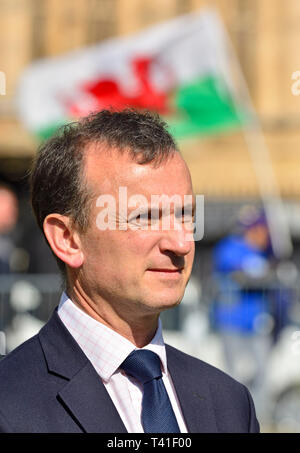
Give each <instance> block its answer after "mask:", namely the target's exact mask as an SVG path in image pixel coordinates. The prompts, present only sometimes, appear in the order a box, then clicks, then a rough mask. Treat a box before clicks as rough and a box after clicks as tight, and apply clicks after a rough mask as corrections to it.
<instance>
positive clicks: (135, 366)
mask: <svg viewBox="0 0 300 453" xmlns="http://www.w3.org/2000/svg"><path fill="white" fill-rule="evenodd" d="M120 368H121V369H123V370H124V371H125V372H126V374H129V375H130V376H133V377H134V378H135V379H137V380H138V381H139V382H140V383H142V384H143V400H142V424H143V428H144V432H145V433H180V430H179V426H178V423H177V420H176V417H175V414H174V412H173V409H172V406H171V403H170V400H169V397H168V394H167V391H166V388H165V386H164V383H163V380H162V373H161V369H160V358H159V357H158V355H157V354H155V353H154V352H152V351H149V350H148V349H139V350H136V351H133V352H132V353H131V354H129V356H128V357H127V358H126V359H125V360H124V362H123V363H122V365H121V366H120Z"/></svg>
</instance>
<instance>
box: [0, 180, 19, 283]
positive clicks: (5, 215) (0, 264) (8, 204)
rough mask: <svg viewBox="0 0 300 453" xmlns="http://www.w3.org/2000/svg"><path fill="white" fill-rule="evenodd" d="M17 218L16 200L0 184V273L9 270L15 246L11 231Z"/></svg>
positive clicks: (14, 196) (8, 188)
mask: <svg viewBox="0 0 300 453" xmlns="http://www.w3.org/2000/svg"><path fill="white" fill-rule="evenodd" d="M17 220H18V200H17V197H16V195H15V194H14V192H13V191H12V190H11V189H10V187H9V186H7V185H4V184H2V183H1V184H0V274H8V273H10V271H11V257H12V254H13V251H14V248H15V244H14V239H13V232H14V229H15V226H16V223H17Z"/></svg>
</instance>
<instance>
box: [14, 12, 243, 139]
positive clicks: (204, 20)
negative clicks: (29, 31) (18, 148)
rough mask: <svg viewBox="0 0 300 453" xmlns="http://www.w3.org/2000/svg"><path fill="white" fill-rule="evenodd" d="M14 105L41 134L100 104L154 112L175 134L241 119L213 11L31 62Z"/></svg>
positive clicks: (232, 124)
mask: <svg viewBox="0 0 300 453" xmlns="http://www.w3.org/2000/svg"><path fill="white" fill-rule="evenodd" d="M18 107H19V113H20V117H21V120H22V122H23V123H24V125H25V126H26V127H27V128H28V129H29V130H30V131H32V132H34V133H35V134H36V135H37V136H39V137H40V138H42V139H43V138H48V137H49V136H51V134H53V132H54V131H55V130H56V129H57V128H58V127H59V126H61V125H62V124H65V123H68V122H70V121H74V120H75V119H77V118H79V117H81V116H84V115H87V114H88V113H90V112H95V111H98V110H101V109H105V108H113V109H123V108H125V107H135V108H140V109H148V110H155V111H157V112H159V113H160V114H161V115H162V116H163V117H164V118H165V120H166V121H167V122H168V124H169V125H170V131H171V132H172V133H173V135H174V136H175V137H176V138H177V139H182V138H186V137H189V136H194V135H197V134H210V133H214V134H215V133H219V132H221V131H224V130H227V129H231V128H236V127H239V126H240V124H241V122H243V114H242V113H241V112H240V111H239V109H238V108H237V106H236V105H235V103H234V101H233V96H232V81H231V76H230V68H229V63H228V58H227V54H226V46H225V38H224V30H223V27H222V23H221V21H220V19H219V17H218V15H217V14H216V13H215V12H214V11H211V10H202V11H200V12H199V13H197V14H188V15H185V16H181V17H179V18H175V19H173V20H170V21H168V22H165V23H161V24H159V25H156V26H154V27H151V28H149V29H147V30H145V31H143V32H141V33H139V34H136V35H134V36H130V37H126V38H115V39H112V40H109V41H106V42H104V43H101V44H99V45H95V46H92V47H88V48H83V49H80V50H77V51H75V52H71V53H68V54H65V55H62V56H59V57H56V58H47V59H44V60H40V61H37V62H35V63H33V64H32V65H31V66H29V67H28V68H27V69H26V71H25V72H24V73H23V75H22V77H21V80H20V85H19V93H18Z"/></svg>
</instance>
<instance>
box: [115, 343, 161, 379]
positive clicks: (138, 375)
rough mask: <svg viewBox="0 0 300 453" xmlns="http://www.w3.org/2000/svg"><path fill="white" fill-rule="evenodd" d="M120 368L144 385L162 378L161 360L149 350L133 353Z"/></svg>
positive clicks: (139, 350)
mask: <svg viewBox="0 0 300 453" xmlns="http://www.w3.org/2000/svg"><path fill="white" fill-rule="evenodd" d="M120 368H121V369H122V370H124V371H125V372H126V373H127V374H130V375H131V376H133V377H134V378H135V379H137V380H138V381H140V382H141V383H142V384H146V382H148V381H151V380H152V379H155V378H160V377H161V376H162V374H161V369H160V358H159V357H158V355H157V354H155V353H154V352H152V351H149V350H148V349H138V350H136V351H133V352H132V353H131V354H129V356H128V357H127V358H126V359H125V360H124V362H123V363H122V364H121V366H120Z"/></svg>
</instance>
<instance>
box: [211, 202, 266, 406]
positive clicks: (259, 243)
mask: <svg viewBox="0 0 300 453" xmlns="http://www.w3.org/2000/svg"><path fill="white" fill-rule="evenodd" d="M271 261H272V250H271V246H270V236H269V230H268V225H267V222H266V218H265V215H264V213H263V212H262V211H261V210H259V209H257V208H255V207H254V206H245V207H243V208H242V209H241V211H240V212H239V216H238V222H237V225H236V229H235V232H234V233H232V234H230V235H228V236H226V237H225V238H223V239H221V240H220V241H219V242H218V243H217V245H216V246H215V248H214V250H213V270H214V282H215V284H216V287H217V295H216V297H215V300H214V303H213V305H212V310H211V319H212V324H213V327H214V329H215V330H216V331H217V332H218V333H219V334H220V336H221V340H222V345H223V348H224V354H225V362H226V364H227V371H228V373H229V374H231V375H232V376H233V377H235V378H236V379H239V380H241V381H242V382H244V383H246V384H247V385H248V386H249V387H250V388H251V391H252V393H253V397H254V399H255V401H256V405H257V406H258V407H259V406H260V402H261V401H262V399H261V398H260V396H261V395H263V393H264V386H263V382H264V375H265V368H266V360H267V357H268V354H269V351H270V347H271V335H270V334H271V331H272V328H273V319H272V316H271V311H272V310H271V306H270V293H269V290H268V284H267V283H268V279H269V276H270V269H271ZM258 410H259V409H258Z"/></svg>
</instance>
